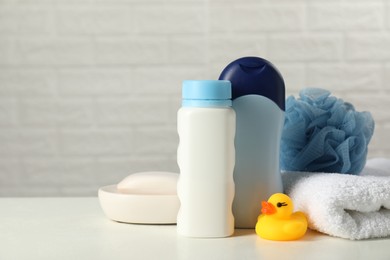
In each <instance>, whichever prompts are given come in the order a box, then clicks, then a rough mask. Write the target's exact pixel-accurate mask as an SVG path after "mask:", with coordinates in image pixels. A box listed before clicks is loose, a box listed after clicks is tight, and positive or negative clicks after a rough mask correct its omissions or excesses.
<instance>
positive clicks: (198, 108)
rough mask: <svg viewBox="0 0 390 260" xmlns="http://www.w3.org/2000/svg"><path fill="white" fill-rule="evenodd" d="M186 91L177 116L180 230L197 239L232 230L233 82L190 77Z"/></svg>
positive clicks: (179, 231)
mask: <svg viewBox="0 0 390 260" xmlns="http://www.w3.org/2000/svg"><path fill="white" fill-rule="evenodd" d="M182 96H183V101H182V107H181V108H180V109H179V111H178V120H177V130H178V133H179V138H180V142H179V147H178V151H177V162H178V165H179V168H180V176H179V180H178V184H177V193H178V197H179V200H180V204H181V205H180V209H179V213H178V216H177V232H178V234H180V235H183V236H187V237H198V238H209V237H226V236H230V235H232V234H233V232H234V217H233V214H232V203H233V197H234V181H233V168H234V160H235V149H234V135H235V129H236V126H235V122H236V121H235V120H236V117H235V112H234V110H233V109H232V108H231V104H232V101H231V84H230V82H229V81H220V80H187V81H184V82H183V91H182Z"/></svg>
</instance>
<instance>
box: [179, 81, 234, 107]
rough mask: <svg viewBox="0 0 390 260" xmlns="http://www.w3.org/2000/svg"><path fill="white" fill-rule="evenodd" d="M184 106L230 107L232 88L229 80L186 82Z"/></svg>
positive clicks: (183, 93)
mask: <svg viewBox="0 0 390 260" xmlns="http://www.w3.org/2000/svg"><path fill="white" fill-rule="evenodd" d="M182 97H183V102H182V105H183V106H191V107H229V106H231V105H232V101H231V98H232V86H231V83H230V81H228V80H185V81H183V89H182Z"/></svg>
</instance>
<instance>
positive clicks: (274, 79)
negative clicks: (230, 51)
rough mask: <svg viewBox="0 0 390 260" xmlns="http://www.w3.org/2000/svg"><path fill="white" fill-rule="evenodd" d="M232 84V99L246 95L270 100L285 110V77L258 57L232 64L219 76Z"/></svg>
mask: <svg viewBox="0 0 390 260" xmlns="http://www.w3.org/2000/svg"><path fill="white" fill-rule="evenodd" d="M219 79H220V80H229V81H230V82H231V83H232V99H233V100H234V99H236V98H238V97H241V96H245V95H260V96H264V97H267V98H269V99H270V100H272V101H273V102H275V104H276V105H278V106H279V108H280V109H281V110H283V111H284V110H285V87H284V81H283V77H282V75H281V74H280V72H279V71H278V70H277V69H276V67H275V66H274V65H273V64H272V63H271V62H269V61H267V60H265V59H262V58H258V57H244V58H240V59H238V60H235V61H233V62H232V63H230V64H229V65H228V66H227V67H226V68H225V69H224V70H223V71H222V73H221V75H220V76H219Z"/></svg>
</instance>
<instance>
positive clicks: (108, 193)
mask: <svg viewBox="0 0 390 260" xmlns="http://www.w3.org/2000/svg"><path fill="white" fill-rule="evenodd" d="M178 177H179V174H177V173H171V172H140V173H134V174H131V175H129V176H128V177H126V178H125V179H123V180H122V181H121V182H120V183H118V184H117V185H109V186H105V187H101V188H100V189H99V201H100V205H101V207H102V209H103V211H104V213H105V214H106V216H107V217H108V218H110V219H112V220H115V221H118V222H125V223H137V224H175V223H176V218H177V213H178V211H179V207H180V201H179V198H178V196H177V189H176V186H177V180H178Z"/></svg>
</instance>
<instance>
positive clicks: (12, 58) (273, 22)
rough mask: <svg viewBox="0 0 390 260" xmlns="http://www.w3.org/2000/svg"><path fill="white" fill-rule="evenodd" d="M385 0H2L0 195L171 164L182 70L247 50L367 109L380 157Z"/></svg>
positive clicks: (76, 186)
mask: <svg viewBox="0 0 390 260" xmlns="http://www.w3.org/2000/svg"><path fill="white" fill-rule="evenodd" d="M389 46H390V1H388V0H359V1H352V0H340V1H339V0H332V1H323V0H295V1H291V0H273V1H272V0H243V1H234V0H185V1H184V0H165V1H161V0H109V1H108V0H74V1H71V0H35V1H29V0H3V1H0V196H52V195H63V196H77V195H96V192H97V188H98V187H99V186H102V185H106V184H112V183H116V182H118V181H120V180H121V179H122V178H124V177H125V176H127V175H128V174H129V173H132V172H137V171H145V170H168V171H178V168H177V165H176V149H177V143H178V137H177V134H176V112H177V109H178V108H179V106H180V94H181V93H180V89H181V82H182V80H184V79H215V78H217V77H218V76H219V73H220V72H221V70H222V69H223V68H224V67H225V66H226V65H227V63H229V62H230V61H232V60H233V59H236V58H239V57H242V56H246V55H255V56H261V57H265V58H267V59H269V60H271V61H272V62H273V63H274V64H275V65H276V66H277V67H278V68H279V69H280V71H281V72H282V74H283V76H284V78H285V81H286V87H287V93H288V94H295V95H296V94H297V93H298V91H299V90H300V89H301V88H303V87H306V86H316V87H323V88H327V89H329V90H331V91H332V92H333V93H334V94H335V95H337V96H339V97H341V98H343V99H345V100H347V101H350V102H352V103H353V104H354V105H355V107H356V108H357V109H358V110H369V111H371V112H372V114H373V116H374V118H375V120H376V124H377V125H376V131H375V134H374V138H373V140H372V143H371V144H370V149H369V156H370V157H374V156H387V157H390V145H389V142H388V141H387V140H388V139H389V138H390V113H389V111H388V104H389V101H390V86H389V83H388V82H390V47H389Z"/></svg>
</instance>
